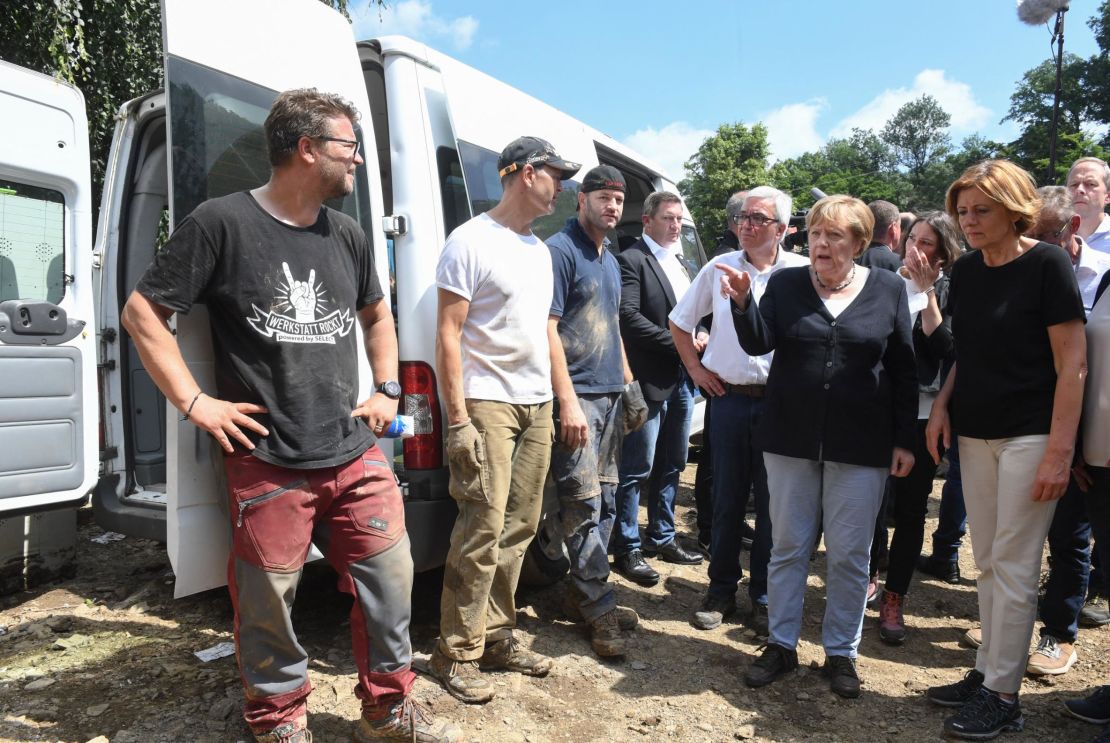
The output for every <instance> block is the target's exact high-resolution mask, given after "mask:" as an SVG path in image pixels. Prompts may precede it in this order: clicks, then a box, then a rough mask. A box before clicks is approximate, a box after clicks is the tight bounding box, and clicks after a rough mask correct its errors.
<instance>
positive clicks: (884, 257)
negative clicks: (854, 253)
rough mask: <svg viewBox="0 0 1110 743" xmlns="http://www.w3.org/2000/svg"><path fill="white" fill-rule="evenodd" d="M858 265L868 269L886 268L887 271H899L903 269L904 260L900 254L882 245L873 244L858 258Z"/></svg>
mask: <svg viewBox="0 0 1110 743" xmlns="http://www.w3.org/2000/svg"><path fill="white" fill-rule="evenodd" d="M856 263H858V264H860V265H861V266H866V267H867V268H885V269H886V270H887V271H897V270H898V269H899V268H901V267H902V259H901V258H899V257H898V254H897V253H895V252H894V251H893V250H891V249H890V248H889V247H887V246H886V245H883V244H882V243H871V245H870V246H868V248H867V250H865V251H863V255H861V256H860V257H859V258H856Z"/></svg>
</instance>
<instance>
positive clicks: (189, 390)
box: [120, 292, 201, 412]
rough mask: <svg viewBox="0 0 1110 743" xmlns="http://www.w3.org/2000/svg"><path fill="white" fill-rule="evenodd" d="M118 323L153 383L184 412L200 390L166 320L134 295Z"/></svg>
mask: <svg viewBox="0 0 1110 743" xmlns="http://www.w3.org/2000/svg"><path fill="white" fill-rule="evenodd" d="M120 320H121V322H122V324H123V327H124V328H125V329H126V330H127V332H128V334H129V335H130V336H131V340H132V341H133V342H134V343H135V348H136V350H138V352H139V358H140V359H141V360H142V362H143V368H145V369H146V371H147V373H148V374H150V378H151V379H152V380H153V381H154V384H155V385H156V386H157V387H158V389H159V390H160V391H161V392H162V394H163V395H165V397H166V399H167V400H169V401H170V404H171V405H173V406H174V407H176V408H177V409H178V410H180V411H181V412H185V410H186V409H187V408H188V407H189V405H190V404H191V403H192V401H193V400H194V399H195V398H196V394H197V392H199V391H201V388H200V385H198V384H197V381H196V379H195V378H194V377H193V374H192V372H190V371H189V367H188V366H187V365H186V364H185V358H184V357H183V356H182V355H181V348H180V347H179V346H178V345H177V339H176V338H175V337H174V335H173V333H172V332H170V328H169V325H168V324H167V322H166V318H165V317H164V316H163V315H162V314H160V313H159V311H158V309H157V307H156V305H155V304H154V303H153V302H151V301H150V300H149V299H147V298H146V297H144V296H143V295H141V294H139V293H138V292H133V293H132V294H131V297H130V298H129V299H128V300H127V304H126V305H125V306H124V308H123V314H122V316H121V317H120Z"/></svg>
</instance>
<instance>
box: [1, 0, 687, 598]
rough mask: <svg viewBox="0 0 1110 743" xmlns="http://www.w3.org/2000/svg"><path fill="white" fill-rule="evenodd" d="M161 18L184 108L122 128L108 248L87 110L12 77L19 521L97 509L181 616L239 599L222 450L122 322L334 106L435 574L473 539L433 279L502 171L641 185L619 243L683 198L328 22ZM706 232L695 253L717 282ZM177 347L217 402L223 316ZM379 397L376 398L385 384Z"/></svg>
mask: <svg viewBox="0 0 1110 743" xmlns="http://www.w3.org/2000/svg"><path fill="white" fill-rule="evenodd" d="M162 5H163V26H164V35H163V37H164V47H165V85H166V89H165V91H159V92H154V93H151V94H149V95H146V96H144V97H142V98H138V99H135V100H133V101H130V102H128V103H126V104H124V105H123V106H122V107H121V109H120V112H119V116H118V124H117V128H116V132H115V137H114V140H113V144H112V151H111V155H110V159H109V162H108V167H107V171H106V175H105V183H104V191H103V198H102V201H101V208H100V214H99V222H98V226H97V234H96V241H95V245H94V244H93V243H92V238H91V225H90V214H91V207H92V205H91V203H90V193H91V188H90V183H89V166H88V144H87V133H86V122H85V114H84V106H83V102H82V99H81V96H80V93H79V92H77V91H76V90H75V89H73V88H71V87H69V86H66V85H64V84H61V83H58V82H57V81H55V80H52V79H50V78H48V77H45V76H42V75H38V74H37V73H33V72H29V71H27V70H23V69H20V68H17V67H14V66H12V65H8V64H4V63H0V101H3V110H4V111H5V116H3V117H0V137H2V138H0V142H4V143H7V144H5V145H4V149H3V150H2V151H0V380H2V381H0V515H2V514H3V513H5V512H9V513H12V512H28V511H32V510H35V509H45V508H54V507H59V506H63V505H67V504H75V503H79V502H81V501H82V500H83V499H84V498H85V496H86V495H87V494H88V493H89V491H90V490H91V491H92V497H93V504H94V506H95V512H96V519H97V521H98V523H100V524H101V525H102V526H104V527H105V528H106V529H110V530H113V531H117V532H121V533H124V534H129V535H135V536H143V537H148V538H153V539H158V540H164V541H165V542H166V545H167V551H168V553H169V557H170V562H171V565H172V567H173V570H174V573H175V577H176V584H175V595H176V596H184V595H188V594H191V593H194V592H197V591H201V590H205V589H208V588H214V587H217V586H221V585H223V584H224V583H225V582H226V560H227V552H228V545H229V540H230V534H229V529H228V526H227V524H228V516H227V513H226V501H225V498H224V494H223V485H222V483H221V481H220V478H221V476H222V475H221V470H222V468H221V467H220V454H219V451H218V448H217V447H216V446H215V444H214V443H213V442H212V440H211V438H210V437H209V436H207V435H205V434H204V433H203V432H201V431H200V430H199V429H197V428H196V427H194V426H193V425H192V424H190V423H188V422H182V421H180V420H179V418H180V416H179V415H178V414H177V411H176V410H175V409H173V408H172V407H170V406H168V404H167V403H166V401H165V399H164V398H163V397H162V395H161V394H160V393H159V392H158V390H157V388H156V387H155V385H154V384H153V382H152V381H151V379H150V377H149V375H148V374H147V373H146V371H145V370H144V369H143V367H142V364H141V362H140V361H139V357H138V354H137V353H136V351H135V347H134V345H133V344H132V342H131V341H130V339H129V338H128V336H127V333H126V331H124V330H123V329H122V328H121V326H120V323H119V313H120V309H121V307H122V305H123V303H124V302H125V301H126V299H127V296H128V295H129V294H130V292H131V290H132V288H133V287H134V285H135V284H136V282H137V281H138V279H139V277H140V276H141V275H142V273H143V272H144V271H145V269H146V267H147V265H148V264H149V263H150V261H151V259H152V257H153V256H154V254H155V252H156V250H157V249H158V247H159V246H160V245H161V244H163V243H164V241H165V238H166V236H167V235H168V232H169V231H171V230H172V228H173V225H175V224H177V223H179V222H180V221H181V220H182V219H183V218H184V217H185V216H186V215H187V214H188V213H189V212H190V211H191V210H192V209H193V208H194V207H196V206H197V205H198V204H199V203H201V202H202V201H204V200H206V199H209V198H212V197H215V196H220V195H223V194H227V193H231V192H234V191H241V190H244V189H249V188H253V187H255V186H257V185H259V184H261V183H263V182H265V181H266V180H267V178H268V177H269V165H268V161H267V158H266V149H265V142H264V138H263V133H262V123H263V121H264V119H265V117H266V114H267V111H268V109H269V106H270V104H271V102H272V101H273V99H274V98H275V97H276V95H277V92H278V91H281V90H286V89H289V88H296V87H304V86H315V87H317V88H320V89H323V90H327V91H330V92H335V93H338V94H340V95H342V96H344V97H345V98H347V99H348V100H350V101H352V102H353V103H354V104H355V105H356V107H357V108H358V109H359V110H360V111H361V112H362V121H361V126H360V127H359V129H358V131H357V135H358V137H359V138H360V139H361V140H362V142H363V143H364V147H363V153H364V157H365V159H366V164H365V165H364V166H363V167H361V168H359V171H358V173H357V177H356V187H355V190H354V192H353V193H352V194H351V195H349V196H348V197H346V198H345V199H342V200H341V201H337V202H336V203H332V204H330V205H331V206H333V207H334V208H338V209H342V210H343V211H345V212H347V213H348V214H350V215H351V216H353V217H354V218H355V219H357V220H358V221H359V222H360V224H361V225H362V226H363V229H364V230H365V231H366V234H367V236H368V237H369V238H370V241H371V243H372V245H373V249H374V251H375V258H376V261H377V266H378V270H379V274H380V275H379V279H380V280H381V283H382V286H383V287H384V286H389V287H390V290H391V291H390V294H391V301H392V303H393V313H394V316H395V317H396V320H397V334H398V339H399V349H400V359H401V380H400V381H401V384H402V387H403V390H404V396H403V398H402V402H401V408H402V410H401V412H404V413H408V414H411V415H414V416H415V418H416V421H417V435H416V436H415V437H413V438H411V439H405V440H404V441H403V442H397V443H396V444H395V451H394V461H395V469H396V473H397V476H398V479H399V480H400V482H401V484H402V489H403V493H404V497H405V510H406V520H407V524H408V529H409V533H410V536H411V540H412V550H413V558H414V562H415V565H416V569H417V570H426V569H430V568H433V567H437V566H438V565H440V564H442V562H443V559H444V557H445V555H446V552H447V547H448V537H449V534H450V528H451V525H452V524H453V522H454V517H455V508H454V503H453V502H452V501H451V499H450V497H449V496H448V494H447V469H446V466H445V462H444V457H443V442H444V426H443V417H442V415H441V412H440V404H439V397H438V393H437V389H438V383H437V380H436V375H435V368H434V349H435V311H436V290H435V281H434V274H435V266H436V262H437V260H438V257H439V253H440V250H441V249H442V246H443V243H444V240H445V239H446V238H447V235H448V234H449V233H450V232H451V230H452V229H454V228H455V227H456V226H457V225H459V224H460V223H462V222H463V221H465V220H467V219H469V218H470V217H471V216H472V215H474V214H478V213H480V212H482V211H485V210H486V209H488V208H490V207H491V206H493V204H495V203H496V202H497V200H498V199H499V197H500V193H501V189H500V182H499V179H498V178H497V167H496V160H497V155H498V153H499V152H500V150H501V148H502V147H503V146H504V145H505V144H507V143H508V142H509V141H511V140H512V139H514V138H516V137H518V136H520V135H523V134H529V135H536V136H540V137H543V138H545V139H547V140H549V141H551V142H553V143H554V144H555V146H556V147H557V148H558V150H559V152H560V153H561V154H562V155H563V156H565V157H567V158H568V159H570V160H574V161H578V162H581V163H583V173H584V172H585V170H587V169H589V168H591V167H593V166H594V165H597V164H599V163H604V164H608V165H613V166H615V167H617V168H619V169H620V170H621V171H622V172H623V173H624V176H625V179H626V180H627V182H628V187H629V189H628V199H627V201H626V204H625V211H624V219H623V221H622V223H621V224H620V225H619V226H618V228H617V235H614V238H615V239H616V240H617V241H620V242H622V243H626V242H627V241H629V240H632V239H634V238H635V237H638V236H639V234H640V228H641V223H640V213H641V208H642V203H643V200H644V198H645V197H646V196H647V194H648V193H650V192H652V191H655V190H668V191H675V190H676V189H675V186H674V183H673V182H672V181H670V180H668V179H667V177H666V176H665V175H664V174H662V173H661V172H660V170H659V168H658V167H656V166H654V165H652V164H651V163H649V162H647V161H646V160H644V158H642V157H641V156H639V155H637V154H636V153H635V152H633V151H632V150H630V149H628V148H627V147H625V146H624V145H622V144H620V143H619V142H617V141H615V140H613V139H611V138H609V137H607V136H605V135H604V134H602V133H600V132H598V131H595V130H593V129H591V128H590V127H588V126H586V125H585V124H583V123H582V122H580V121H577V120H575V119H573V118H571V117H570V116H568V115H566V114H564V113H562V112H560V111H558V110H556V109H554V108H552V107H551V106H548V105H547V104H544V103H542V102H541V101H538V100H536V99H535V98H532V97H530V96H528V95H526V94H524V93H522V92H520V91H518V90H516V89H514V88H512V87H510V86H508V85H506V84H504V83H501V82H499V81H497V80H495V79H493V78H491V77H489V76H487V75H484V74H482V73H481V72H478V71H476V70H474V69H472V68H470V67H467V66H466V65H463V64H461V63H460V62H458V61H456V60H453V59H451V58H450V57H447V56H445V55H443V54H440V53H438V52H436V51H434V50H432V49H429V48H428V47H426V46H424V45H423V44H421V43H419V42H416V41H413V40H411V39H407V38H404V37H398V36H390V37H383V38H381V39H376V40H371V41H363V42H357V43H356V42H355V40H354V38H353V36H352V32H351V27H350V25H349V24H348V22H347V21H346V20H345V19H344V18H343V17H342V16H340V15H339V14H338V13H336V12H334V11H332V10H331V9H329V8H327V7H326V6H324V5H323V4H322V3H320V2H318V0H265V1H263V0H163V4H162ZM215 19H218V21H217V20H215ZM12 143H19V144H18V147H15V146H13V144H12ZM566 185H567V189H566V190H565V191H564V192H563V194H562V196H561V197H560V200H559V202H558V208H557V210H556V213H555V214H553V215H551V216H550V217H546V218H544V219H541V220H539V221H537V222H536V224H535V231H536V233H537V234H538V235H539V236H540V237H541V238H546V237H548V236H549V235H551V234H553V233H555V232H557V231H558V230H560V229H561V228H562V226H563V223H564V221H565V220H566V219H567V217H569V216H571V215H573V214H574V205H575V199H576V195H575V194H576V190H577V183H575V182H568V183H567V184H566ZM685 217H686V219H685V224H684V228H683V233H682V241H683V250H684V252H685V255H686V258H687V259H688V260H689V261H691V262H692V263H694V264H696V265H697V266H701V265H702V264H703V263H704V262H705V254H704V251H703V249H702V247H701V244H700V242H699V240H698V235H697V232H696V230H695V229H694V225H693V222H692V221H691V220H690V218H689V214H688V213H686V214H685ZM8 277H11V278H10V279H9V278H8ZM174 323H175V332H176V334H177V336H178V341H179V343H180V345H181V348H182V352H183V354H184V357H185V360H186V362H187V363H188V364H189V367H190V369H191V370H192V372H193V374H194V375H195V376H196V378H197V380H198V382H200V384H201V386H202V387H204V388H206V389H213V388H214V376H213V371H212V363H213V362H212V350H211V344H210V339H209V329H208V319H207V315H206V312H205V311H204V308H203V307H197V308H196V309H194V311H193V312H191V313H190V314H189V315H187V316H176V317H175V319H174ZM360 342H361V341H360ZM361 375H362V376H361V378H362V390H361V391H360V395H365V394H368V390H369V387H370V380H371V379H372V377H371V375H370V373H369V367H368V366H367V365H366V362H365V360H363V361H362V369H361ZM319 383H320V384H329V383H330V382H329V380H324V379H322V380H320V382H319ZM697 420H700V416H698V417H697ZM696 427H698V426H696ZM383 446H384V447H385V448H386V451H387V454H388V453H389V452H388V446H389V442H388V441H385V442H383Z"/></svg>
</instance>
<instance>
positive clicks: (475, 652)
mask: <svg viewBox="0 0 1110 743" xmlns="http://www.w3.org/2000/svg"><path fill="white" fill-rule="evenodd" d="M497 168H498V175H499V177H500V178H501V187H502V189H503V193H502V195H501V200H500V201H499V202H498V204H497V205H496V206H495V207H493V208H492V209H490V210H489V211H488V212H486V213H485V214H480V215H478V216H477V217H474V218H473V219H471V220H469V221H468V222H466V223H465V224H463V225H461V226H460V227H459V228H458V229H456V230H455V231H454V232H452V233H451V236H450V237H448V239H447V244H446V245H444V247H443V253H442V255H441V256H440V260H439V265H438V266H437V267H436V286H437V287H438V296H439V308H438V314H437V325H438V328H437V329H438V335H437V344H436V369H437V373H438V375H439V382H440V389H441V390H442V391H443V402H444V406H445V407H446V409H447V423H448V426H449V429H448V431H449V432H448V435H447V457H448V464H449V466H450V470H451V484H450V491H451V496H452V497H453V498H454V499H455V501H456V503H457V504H458V508H459V515H458V518H457V519H456V521H455V527H454V529H453V530H452V532H451V547H450V550H449V552H448V553H447V564H446V566H445V570H444V576H443V598H442V602H441V605H440V639H439V642H438V643H437V644H436V648H435V651H434V652H433V653H432V658H431V660H430V661H429V670H430V671H431V673H432V675H433V676H435V677H436V678H437V679H439V680H440V681H441V682H442V683H443V685H444V687H445V688H446V689H447V691H448V692H449V693H450V694H451V695H452V696H454V697H456V698H458V699H461V700H462V701H464V702H473V703H481V702H487V701H489V700H490V699H492V698H493V685H492V684H491V683H490V681H489V679H488V678H486V677H484V676H483V675H482V673H481V671H480V670H479V664H480V665H481V667H482V668H483V669H487V670H511V671H517V672H519V673H524V674H528V675H530V676H544V675H546V674H547V673H548V671H550V670H551V665H552V663H551V659H549V658H546V657H544V656H542V655H539V654H538V653H533V652H531V651H529V650H526V649H524V648H523V647H521V646H519V645H517V643H516V639H515V638H514V637H513V628H514V627H515V626H516V604H515V602H514V599H513V593H514V592H515V591H516V586H517V581H518V579H519V577H520V565H521V561H522V560H523V558H524V551H525V550H526V549H527V547H528V544H529V543H530V542H531V541H532V537H533V536H534V535H535V533H536V526H537V524H538V523H539V518H540V507H541V505H542V495H543V483H544V479H545V478H546V477H547V469H548V463H549V461H550V458H551V441H552V430H553V428H552V420H551V397H552V395H551V358H550V351H549V347H548V340H547V319H548V312H549V311H550V309H551V293H552V272H551V254H550V253H549V252H548V249H547V246H546V245H544V243H543V241H541V240H540V239H539V238H538V237H536V236H535V235H533V234H532V222H533V221H534V220H535V219H536V218H537V217H541V216H544V215H547V214H551V213H552V212H554V211H555V201H556V199H557V198H558V196H559V193H560V192H561V191H562V181H563V180H566V179H568V178H571V177H572V176H573V175H574V174H575V173H577V172H578V170H579V169H580V168H581V165H579V164H578V163H572V162H567V161H566V160H564V159H563V158H562V157H560V156H559V155H558V154H557V153H556V152H555V149H554V148H553V147H552V146H551V144H549V143H548V142H545V141H544V140H542V139H538V138H536V137H521V138H519V139H516V140H514V141H513V142H511V143H510V144H509V145H508V146H507V147H506V148H505V149H504V150H503V151H502V152H501V157H500V159H499V160H498V162H497Z"/></svg>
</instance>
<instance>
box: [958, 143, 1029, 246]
mask: <svg viewBox="0 0 1110 743" xmlns="http://www.w3.org/2000/svg"><path fill="white" fill-rule="evenodd" d="M968 188H978V189H979V190H980V191H982V192H983V193H985V194H986V195H987V196H988V197H989V198H990V199H991V200H992V201H994V202H996V203H997V204H999V205H1000V206H1002V208H1004V209H1006V210H1007V211H1008V212H1010V213H1011V214H1014V215H1016V216H1017V219H1016V220H1014V230H1015V231H1016V233H1017V234H1019V235H1021V234H1024V233H1025V231H1026V230H1028V229H1029V228H1030V227H1032V226H1033V225H1034V224H1035V223H1036V221H1037V214H1038V213H1039V212H1040V210H1041V199H1040V197H1039V196H1038V195H1037V183H1036V181H1034V180H1033V176H1031V175H1029V173H1028V172H1026V171H1025V170H1023V169H1022V168H1020V167H1018V166H1017V165H1014V164H1013V163H1012V162H1010V161H1009V160H984V161H983V162H981V163H976V164H975V165H972V166H971V167H970V168H968V169H967V170H965V171H964V172H963V175H961V176H960V177H959V178H957V179H956V181H955V182H954V183H953V184H952V185H951V186H949V187H948V193H947V195H945V197H944V210H945V211H946V212H948V216H950V217H952V220H953V221H954V222H955V223H956V224H959V223H960V216H959V214H957V212H956V200H957V199H958V198H959V196H960V192H961V191H963V190H965V189H968Z"/></svg>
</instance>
